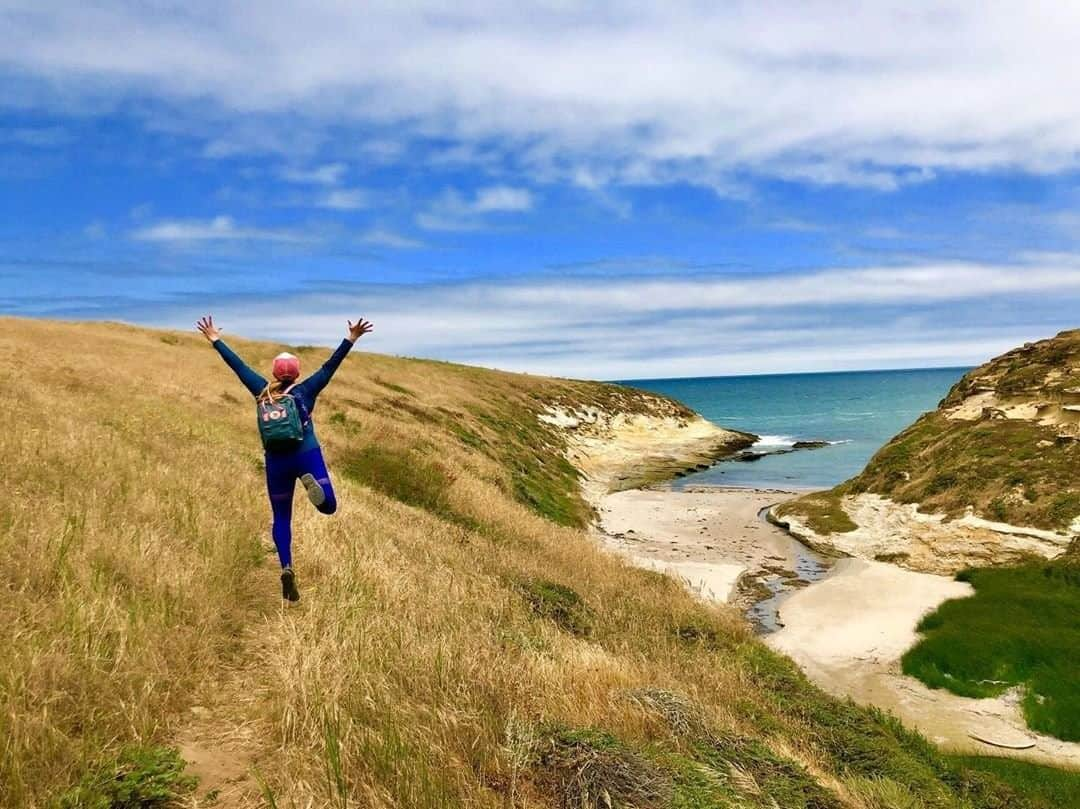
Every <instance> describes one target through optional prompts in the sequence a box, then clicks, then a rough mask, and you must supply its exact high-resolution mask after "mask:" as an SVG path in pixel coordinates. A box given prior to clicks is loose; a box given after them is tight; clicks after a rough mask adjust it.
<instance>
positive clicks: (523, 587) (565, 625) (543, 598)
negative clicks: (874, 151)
mask: <svg viewBox="0 0 1080 809" xmlns="http://www.w3.org/2000/svg"><path fill="white" fill-rule="evenodd" d="M518 588H519V590H520V591H521V593H522V595H524V596H525V600H526V601H528V602H529V606H530V607H532V610H533V612H534V613H536V614H537V615H541V616H543V617H544V618H547V619H549V620H551V621H554V622H555V623H556V624H558V625H559V627H561V628H562V629H564V630H566V631H567V632H569V633H571V634H573V635H579V636H582V637H584V636H587V635H589V634H591V633H592V629H593V612H592V610H591V609H590V608H589V605H588V604H586V603H585V602H584V601H583V600H582V598H581V596H579V595H578V594H577V593H576V592H575V591H574V590H571V589H570V588H569V587H566V586H564V585H562V584H556V583H555V582H552V581H546V580H542V579H532V580H526V581H523V582H520V583H519V585H518Z"/></svg>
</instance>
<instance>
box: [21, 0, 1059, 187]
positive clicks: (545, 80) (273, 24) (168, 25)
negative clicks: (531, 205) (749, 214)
mask: <svg viewBox="0 0 1080 809" xmlns="http://www.w3.org/2000/svg"><path fill="white" fill-rule="evenodd" d="M16 5H17V6H18V9H17V13H10V12H9V13H8V14H7V15H6V18H5V19H4V24H3V25H0V53H3V54H4V64H5V65H6V66H7V69H8V70H10V71H14V72H16V73H17V74H18V75H20V76H22V77H29V78H31V79H32V78H40V79H42V80H43V82H42V83H41V87H42V88H46V87H48V88H54V87H55V88H59V91H55V92H54V91H52V90H49V91H48V92H46V90H44V89H43V90H42V91H41V98H40V99H39V100H40V102H41V103H50V104H54V105H62V104H64V103H66V100H67V99H71V98H73V97H78V96H79V94H80V93H81V92H84V91H85V92H86V93H87V94H91V95H94V96H95V97H100V96H108V95H109V94H112V95H113V96H114V97H115V98H117V99H119V98H126V97H129V95H130V94H131V93H132V92H137V93H145V94H149V95H152V96H155V97H161V98H164V99H165V100H169V101H174V102H179V103H180V104H186V105H187V108H188V109H189V110H191V109H206V108H212V110H213V115H214V116H216V119H215V127H214V129H215V130H216V129H217V128H219V127H218V126H217V125H216V124H217V123H218V120H219V119H220V118H222V117H228V116H229V115H233V116H234V117H239V118H241V119H246V118H250V119H252V121H253V123H252V124H251V125H250V126H247V127H242V128H241V129H242V130H243V131H244V132H247V133H248V134H249V135H250V136H251V137H252V138H256V139H259V138H261V137H263V136H260V134H259V133H260V132H276V131H279V130H280V131H281V132H282V133H283V134H282V135H281V136H279V137H276V139H274V140H273V143H274V144H276V147H277V148H283V149H288V148H289V146H290V144H294V145H295V144H298V143H310V142H311V138H308V137H306V133H307V132H309V131H310V130H313V129H314V130H326V131H329V130H330V129H331V128H335V129H336V130H337V131H340V130H341V128H342V127H348V126H355V127H356V128H357V131H366V130H367V129H369V128H370V127H372V126H374V127H376V128H381V129H382V130H387V129H388V130H391V131H393V132H394V133H395V136H399V137H401V138H402V139H408V138H409V137H410V136H420V137H433V138H440V139H444V140H446V141H448V142H449V144H451V146H452V144H454V143H464V144H480V143H482V144H485V148H487V147H493V144H497V146H495V147H493V148H497V149H499V150H501V152H502V153H503V154H504V155H505V156H507V157H508V158H510V159H512V160H513V161H516V162H518V163H519V164H521V165H520V167H522V168H526V169H528V170H530V171H531V172H532V175H533V176H534V177H536V178H541V179H542V178H560V177H561V178H564V179H572V178H577V180H578V182H583V183H591V184H609V183H612V182H636V183H658V182H672V181H690V182H695V183H700V184H702V185H707V186H710V187H716V188H718V189H720V190H723V189H725V188H729V187H730V177H729V175H730V174H731V173H732V172H735V171H738V172H744V171H750V172H755V173H762V174H766V175H771V176H779V177H788V178H796V179H800V180H804V181H809V182H816V183H843V184H854V185H867V186H871V187H875V188H880V189H886V190H887V189H889V188H893V187H895V186H896V185H897V184H901V183H906V182H919V181H923V180H925V179H926V178H927V177H930V176H932V175H933V173H935V172H939V171H984V170H989V169H1006V170H1012V169H1023V170H1027V171H1035V172H1054V171H1059V170H1062V169H1065V168H1072V167H1076V166H1077V164H1078V163H1080V49H1078V48H1076V46H1075V39H1076V37H1075V32H1076V31H1077V30H1078V29H1080V4H1077V3H1069V2H1061V1H1060V0H1033V1H1032V2H1029V3H1025V4H1023V5H1022V6H1021V5H1017V4H1016V3H1014V2H1008V1H1007V0H988V1H987V2H983V3H971V2H968V0H944V1H943V2H938V3H914V4H913V3H910V2H904V1H903V0H881V1H880V2H875V3H869V4H862V5H856V6H853V5H852V4H851V3H848V2H841V1H840V0H813V2H810V3H803V4H786V3H779V4H778V3H753V2H733V3H723V4H705V5H702V4H679V3H669V2H664V1H663V0H652V2H642V3H614V4H600V5H595V4H584V5H580V4H566V3H550V2H530V3H515V4H503V3H494V2H491V0H466V1H465V2H462V3H458V4H455V5H454V6H453V7H452V8H448V7H447V6H446V4H445V3H441V2H436V0H413V1H412V2H403V3H380V4H364V5H362V6H361V5H355V4H348V3H340V2H336V0H312V2H310V3H303V4H294V3H284V2H260V3H255V2H254V0H246V2H245V1H244V0H238V2H233V3H220V4H214V5H212V6H206V7H203V8H200V9H198V10H195V11H192V10H191V9H189V8H187V7H184V8H181V7H179V6H177V7H175V8H173V7H171V6H162V5H161V4H138V3H127V2H122V1H121V0H113V2H111V3H95V4H85V3H77V2H74V0H67V2H63V1H62V0H58V2H51V3H45V4H35V3H29V2H22V3H17V4H16ZM313 42H317V43H318V48H312V47H311V43H313ZM25 92H31V90H26V91H25ZM206 115H207V118H208V120H209V118H210V117H211V114H210V113H209V112H207V113H206ZM266 115H269V116H279V118H278V120H280V121H282V122H283V123H282V124H281V125H280V126H279V127H269V126H263V125H261V123H260V118H261V117H262V116H266ZM207 129H208V130H209V129H210V126H209V125H208V127H207ZM239 136H240V135H239V134H238V133H237V132H233V131H231V130H229V131H225V132H224V133H223V134H222V135H221V136H220V138H219V142H218V143H217V145H216V146H214V152H215V153H219V154H227V153H233V150H234V149H235V148H236V146H237V138H238V137H239ZM316 140H317V139H316ZM267 143H269V141H266V140H265V138H264V139H263V140H262V141H261V145H262V146H264V147H265V146H266V144H267ZM469 151H470V150H469V149H468V148H466V150H465V152H462V153H463V154H465V153H466V152H469ZM488 151H489V152H490V149H488ZM483 152H484V150H477V149H472V150H471V153H472V154H473V155H474V156H476V157H479V156H480V155H481V154H482V153H483Z"/></svg>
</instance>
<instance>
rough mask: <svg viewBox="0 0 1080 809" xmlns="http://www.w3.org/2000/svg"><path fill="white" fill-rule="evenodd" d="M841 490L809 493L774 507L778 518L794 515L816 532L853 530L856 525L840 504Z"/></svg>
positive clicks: (828, 532) (826, 532) (831, 532)
mask: <svg viewBox="0 0 1080 809" xmlns="http://www.w3.org/2000/svg"><path fill="white" fill-rule="evenodd" d="M842 496H843V495H842V492H841V491H840V490H837V489H834V490H833V491H829V492H822V493H819V494H810V495H807V496H806V497H800V498H799V499H798V500H794V501H792V502H790V503H785V504H784V505H782V506H780V507H779V508H777V509H776V514H777V516H778V517H779V518H780V519H783V518H784V517H785V516H787V515H789V514H790V515H796V516H799V517H801V518H802V519H803V520H805V521H806V524H807V525H808V526H810V528H811V529H812V530H814V531H815V532H816V533H818V534H825V535H827V534H843V533H847V532H848V531H854V530H855V529H856V528H858V526H857V525H856V524H855V523H854V522H853V521H852V519H851V517H849V516H848V513H847V512H846V511H844V506H843V505H842V504H841V497H842Z"/></svg>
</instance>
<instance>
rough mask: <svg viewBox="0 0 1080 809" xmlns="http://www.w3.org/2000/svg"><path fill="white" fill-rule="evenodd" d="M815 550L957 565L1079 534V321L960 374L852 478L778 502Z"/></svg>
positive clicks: (931, 567) (790, 525) (999, 559)
mask: <svg viewBox="0 0 1080 809" xmlns="http://www.w3.org/2000/svg"><path fill="white" fill-rule="evenodd" d="M770 517H771V519H773V520H774V521H776V522H778V523H780V524H782V525H783V526H785V527H786V528H787V529H788V530H789V531H790V532H791V533H792V534H793V535H795V536H796V537H797V538H799V539H800V540H802V541H803V542H805V543H807V544H808V545H810V546H811V547H814V548H816V549H819V550H823V551H829V552H834V553H836V552H838V553H841V554H845V555H848V556H854V557H858V558H863V559H871V560H879V561H888V562H893V563H896V564H899V565H902V566H904V567H908V568H910V569H913V570H920V571H925V572H933V573H954V572H956V571H958V570H961V569H963V568H965V567H970V566H975V565H994V564H1008V563H1011V562H1015V561H1018V560H1020V559H1022V558H1025V557H1030V556H1037V557H1044V558H1054V557H1056V556H1058V555H1060V554H1062V553H1063V552H1064V551H1065V549H1066V548H1067V547H1068V546H1069V544H1070V542H1071V541H1072V540H1074V539H1075V538H1076V537H1077V536H1078V535H1080V329H1073V330H1069V331H1063V332H1061V333H1060V334H1058V335H1056V336H1055V337H1052V338H1049V339H1046V340H1040V341H1038V342H1033V343H1026V344H1025V345H1023V346H1020V347H1019V348H1016V349H1013V350H1012V351H1009V352H1007V353H1005V354H1003V355H1001V356H999V357H996V358H995V359H992V360H990V361H989V362H987V363H985V364H984V365H981V366H979V367H978V368H976V369H974V370H972V371H970V372H969V373H967V374H965V375H964V376H963V378H961V379H960V381H959V382H957V383H956V384H955V385H954V386H953V387H952V389H951V390H950V391H949V392H948V394H947V395H946V396H945V398H944V399H942V401H941V403H940V404H939V406H938V407H937V409H936V410H933V411H930V412H928V413H925V414H923V415H922V416H921V417H920V418H919V419H918V420H916V421H915V423H914V424H912V425H911V426H910V427H908V428H907V429H905V430H904V431H903V432H901V433H900V434H898V435H897V436H895V437H894V438H893V439H892V440H891V441H889V442H888V443H887V444H886V445H885V446H884V447H882V448H881V449H880V450H879V451H878V452H877V454H875V455H874V456H873V458H871V459H870V461H869V463H868V464H867V465H866V468H865V469H864V470H863V471H862V472H861V473H860V474H859V475H857V476H856V477H854V478H852V479H850V480H848V481H846V482H844V483H842V484H840V485H839V486H836V487H834V488H833V489H830V490H828V491H825V492H817V493H813V494H809V495H806V496H804V497H802V498H799V499H798V500H795V501H792V502H790V503H786V504H784V505H783V506H781V507H778V508H776V509H774V510H773V512H772V513H771V515H770Z"/></svg>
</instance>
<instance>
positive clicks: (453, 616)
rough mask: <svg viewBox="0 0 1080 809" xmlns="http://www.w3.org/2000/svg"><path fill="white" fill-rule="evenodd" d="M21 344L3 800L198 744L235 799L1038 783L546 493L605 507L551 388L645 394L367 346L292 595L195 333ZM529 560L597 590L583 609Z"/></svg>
mask: <svg viewBox="0 0 1080 809" xmlns="http://www.w3.org/2000/svg"><path fill="white" fill-rule="evenodd" d="M230 344H232V345H233V347H234V348H236V349H237V350H238V351H239V352H240V353H241V354H242V355H243V356H245V357H246V358H247V359H248V361H249V362H251V364H252V365H254V366H256V367H266V366H267V365H268V363H269V360H270V358H271V357H272V356H273V355H274V354H275V353H276V352H277V351H278V350H280V346H276V345H269V344H260V343H249V342H246V341H242V340H233V339H230ZM0 351H2V352H3V354H4V356H7V357H12V358H13V361H11V362H8V363H6V364H5V365H4V367H3V368H2V370H0V390H3V391H4V402H5V408H4V410H5V413H6V414H7V421H8V425H9V428H8V429H5V430H2V431H0V457H2V458H3V464H2V465H0V475H2V480H0V485H2V487H3V492H4V497H3V499H2V500H0V554H2V556H0V558H2V559H3V560H4V575H3V586H2V589H0V594H2V595H3V599H2V600H0V648H2V649H3V650H4V656H3V661H4V662H3V666H2V668H0V805H2V806H5V807H6V806H42V805H46V804H47V803H48V801H49V799H50V798H51V797H53V796H56V795H57V794H59V793H60V792H62V791H63V790H64V789H65V788H67V787H68V786H70V785H71V784H73V783H75V782H77V781H78V780H79V779H80V777H81V776H82V775H83V773H84V772H86V771H87V770H88V769H90V768H93V767H94V766H95V762H97V761H99V760H100V758H101V756H102V754H103V752H106V751H113V750H116V749H118V748H120V747H121V746H123V745H129V744H137V745H150V744H173V743H177V742H183V743H184V744H185V745H186V746H187V748H190V749H192V750H196V751H198V752H199V754H200V757H203V758H207V757H208V758H209V759H210V760H211V761H213V760H214V759H215V758H220V759H221V762H220V763H221V766H222V767H223V768H224V769H229V767H230V766H231V767H233V768H234V769H236V768H238V769H239V770H241V771H243V772H246V773H249V774H251V777H247V778H245V779H243V780H241V781H239V782H237V783H235V784H231V785H228V786H227V787H226V788H224V789H223V790H222V792H221V794H220V795H219V796H218V798H217V801H218V802H217V803H216V805H218V806H248V805H252V806H254V805H267V804H270V805H276V806H280V807H292V806H296V807H309V806H340V807H345V806H356V807H360V806H363V807H367V806H371V807H448V806H469V807H486V806H490V807H497V806H498V807H504V806H520V807H539V806H556V805H566V806H570V805H574V806H582V805H587V806H593V805H595V806H603V805H606V804H605V801H606V800H608V799H610V801H611V803H612V804H613V805H641V806H646V805H661V804H671V805H677V806H683V807H698V806H700V807H705V806H725V805H726V806H773V805H780V806H784V807H785V809H786V807H787V806H808V807H819V808H820V807H832V806H836V807H840V806H851V807H863V806H867V807H869V806H873V807H888V806H927V807H931V806H933V807H938V806H940V807H954V806H955V807H967V806H971V807H979V806H987V807H989V806H995V805H1002V806H1005V805H1008V806H1024V805H1025V804H1024V803H1023V802H1018V803H1015V802H1014V803H1008V804H994V803H990V802H983V798H982V797H980V796H982V795H983V793H984V792H985V791H986V790H987V789H990V787H985V788H984V787H983V786H980V785H978V784H975V785H974V786H971V785H967V786H963V784H966V783H967V782H966V781H965V780H964V779H965V778H966V775H965V776H963V777H961V776H959V775H956V774H950V773H948V772H947V771H946V770H945V769H944V765H943V764H942V763H941V760H940V759H939V758H938V757H937V755H936V753H935V752H934V751H933V750H932V749H931V748H929V746H927V745H925V743H923V742H922V741H921V740H919V739H917V738H915V737H912V736H910V735H909V734H907V733H906V732H904V731H902V730H901V729H899V728H897V727H896V726H894V724H893V723H891V722H890V721H888V720H886V719H884V718H882V717H879V716H877V715H873V714H871V713H868V712H866V711H863V710H861V709H857V708H855V707H854V706H850V705H844V704H841V703H838V702H836V701H834V700H831V699H829V698H828V697H826V696H824V695H823V694H821V693H820V692H818V691H816V690H815V689H814V688H813V687H812V686H810V685H809V684H808V683H807V682H806V681H805V679H803V678H802V677H801V676H800V675H798V674H797V672H795V671H794V669H793V668H792V667H791V666H790V665H789V664H788V663H786V662H785V661H783V660H782V659H779V658H777V657H776V656H775V655H773V654H771V653H770V652H768V651H767V650H765V648H764V647H763V646H761V645H760V644H758V643H757V642H756V641H754V640H753V639H752V638H751V637H750V635H749V633H748V629H747V626H746V624H745V622H744V621H743V620H742V618H741V617H740V616H739V615H737V614H736V613H735V612H733V611H731V610H728V609H725V608H717V607H710V606H707V605H703V604H701V603H699V602H697V601H695V600H694V599H693V598H691V597H690V596H689V595H688V594H687V593H685V592H684V591H683V590H682V589H681V588H680V587H678V586H677V585H676V584H675V583H673V582H672V581H671V580H669V579H667V578H664V577H662V576H659V575H657V574H653V573H649V572H645V571H641V570H637V569H633V568H630V567H628V566H626V565H625V564H623V563H622V562H621V561H619V560H618V559H617V558H614V557H612V556H610V555H608V554H606V553H604V552H602V551H601V550H600V549H599V548H598V547H597V546H596V545H595V544H594V543H593V542H592V541H591V540H590V539H589V538H588V537H587V536H586V535H585V533H584V532H583V531H581V530H580V529H579V528H575V527H573V526H572V525H571V526H559V525H556V524H555V523H553V522H551V521H550V520H548V519H545V518H544V517H542V516H540V515H539V514H537V513H536V509H539V510H540V511H543V512H545V513H553V514H555V515H556V516H560V515H561V517H563V518H565V519H564V520H563V521H564V522H573V521H575V520H580V519H581V518H582V517H583V516H584V515H586V513H587V510H586V509H585V508H584V506H583V504H582V503H581V502H580V500H579V499H578V498H577V497H576V495H574V494H572V493H568V492H567V491H566V490H564V489H560V486H562V485H563V484H565V483H566V480H565V474H564V472H565V470H562V467H561V466H560V461H559V459H560V452H561V446H560V445H559V443H558V439H557V436H556V435H555V434H554V433H553V432H550V431H548V430H543V429H540V428H539V427H536V426H535V425H536V422H535V418H534V416H535V412H536V410H537V409H538V408H539V406H540V403H541V402H542V401H544V400H545V399H547V400H551V399H554V398H560V397H561V398H564V399H565V398H568V397H569V398H572V397H575V396H577V397H583V398H590V399H593V400H603V399H604V397H605V396H609V397H610V399H609V400H608V401H609V402H614V401H618V402H623V403H625V404H626V406H649V407H651V406H659V405H657V403H656V402H652V403H648V402H646V403H645V404H644V405H643V404H642V400H635V399H634V398H633V397H630V399H627V398H626V397H627V394H626V393H625V392H623V391H617V390H616V391H612V392H610V393H607V392H605V388H604V386H599V385H593V384H584V383H581V384H579V383H570V382H565V381H556V380H547V379H542V378H537V377H525V376H515V375H510V374H501V373H497V372H490V371H479V370H476V369H467V368H461V367H458V366H452V365H447V364H443V363H432V362H424V361H410V360H401V359H394V358H388V357H381V356H375V355H369V354H362V353H356V354H354V355H353V356H351V357H350V358H349V359H348V360H347V361H346V363H345V365H344V366H343V367H342V369H341V370H340V371H339V373H338V375H337V377H336V378H335V380H334V381H333V383H332V384H331V386H330V387H329V388H328V389H327V391H326V392H325V393H324V395H323V396H322V398H321V399H320V402H319V407H318V410H317V414H316V422H317V427H318V432H319V435H320V438H321V439H322V443H323V445H324V448H325V452H326V455H327V459H328V462H329V465H330V468H331V474H332V476H333V477H334V479H335V485H336V487H337V489H338V498H339V501H340V509H339V511H338V513H337V514H336V515H335V516H333V517H331V518H327V517H324V516H322V515H319V514H317V513H316V512H315V511H314V509H311V508H309V507H308V506H307V504H306V503H303V502H301V500H300V498H299V497H298V502H297V514H296V518H295V523H294V532H295V536H296V541H295V546H294V554H295V558H296V568H297V571H298V576H299V583H300V588H301V592H302V594H303V600H302V601H301V602H300V604H299V605H298V606H297V607H294V608H289V609H286V608H284V607H283V603H282V602H281V600H280V598H279V589H278V584H277V569H276V563H275V560H274V557H273V556H272V555H271V554H269V553H268V550H269V539H268V526H269V508H268V506H267V504H266V502H265V494H264V483H263V477H262V470H261V450H260V449H259V447H258V439H257V436H256V432H255V429H254V425H253V423H252V421H253V420H252V412H251V407H250V403H249V401H248V399H247V396H246V394H245V392H244V391H243V389H242V387H241V386H240V385H239V383H238V382H237V381H236V379H235V378H234V377H233V376H232V374H231V372H230V371H228V369H227V368H225V366H224V365H223V363H221V361H220V359H219V358H218V357H217V355H216V354H215V353H214V352H213V351H212V350H211V349H210V348H209V347H207V346H206V345H205V343H204V342H203V341H202V340H201V338H199V337H197V336H196V335H179V334H173V333H165V332H157V331H150V330H144V329H137V328H133V327H128V326H123V325H115V324H59V323H50V322H37V321H24V320H10V319H8V320H0ZM324 354H325V352H323V351H319V350H304V351H303V352H302V354H301V356H302V358H303V360H304V362H305V363H306V365H307V370H309V371H310V370H311V369H312V367H313V366H314V365H315V364H316V363H317V362H319V361H320V359H321V357H322V356H324ZM365 453H366V454H365ZM350 459H351V462H352V463H353V464H354V466H351V467H350V465H349V464H350ZM358 459H359V460H358ZM364 459H367V461H368V462H369V463H371V464H380V463H381V464H383V466H382V467H380V468H381V469H382V470H383V471H382V473H381V474H383V477H381V478H379V481H378V483H377V484H373V485H372V486H367V485H364V484H363V483H362V482H359V481H361V480H364V479H365V477H364V476H365V475H370V470H366V469H365V468H362V467H359V466H356V464H360V462H361V461H363V460H364ZM402 464H404V468H406V469H408V470H410V474H409V475H408V476H407V479H401V478H394V475H395V474H399V473H400V470H401V468H402ZM346 469H351V472H350V473H349V474H346V473H345V471H343V470H346ZM522 470H525V471H524V472H523V471H522ZM538 470H539V471H538ZM551 470H554V471H551ZM560 470H562V471H560ZM548 472H550V473H551V474H550V475H549V476H548V477H545V474H547V473H548ZM526 473H527V475H526ZM522 475H526V477H525V478H523V477H522ZM523 479H525V480H526V481H527V485H526V484H522V483H521V481H522V480H523ZM530 487H532V488H530ZM395 493H396V495H397V496H395ZM403 500H404V501H405V502H402V501H403ZM527 502H528V503H532V506H533V508H530V507H528V506H527V505H526V504H525V503H527ZM530 582H532V583H535V582H552V583H555V584H558V585H562V586H564V587H567V588H570V589H571V590H572V591H574V592H575V593H577V594H578V595H579V596H580V598H581V600H582V602H583V604H584V605H585V606H584V608H585V609H587V610H588V615H589V621H588V624H587V626H585V628H579V631H566V629H564V628H563V627H561V626H560V625H559V623H557V622H556V621H553V620H550V619H549V618H548V617H545V613H543V612H542V611H537V609H536V606H535V602H530V599H528V598H525V597H523V595H522V593H523V589H522V588H523V586H527V585H528V584H529V583H530ZM688 638H689V640H688ZM642 695H646V696H645V697H643V696H642ZM193 707H194V708H195V709H196V710H194V711H193V710H192V708H193ZM575 762H577V763H575ZM581 762H586V763H587V764H588V767H589V768H588V769H587V770H586V769H583V767H584V766H585V765H584V764H582V763H581ZM635 762H636V763H635ZM586 775H587V776H588V777H587V778H586ZM605 778H606V779H608V780H604V779H605ZM950 778H951V779H952V780H951V781H950V780H949V779H950ZM867 779H872V785H871V786H867V784H868V783H871V781H868V780H867ZM947 781H948V783H946V782H947ZM582 784H586V786H582ZM958 784H960V785H959V786H958ZM993 788H994V789H996V788H997V787H993ZM620 790H623V791H622V792H620ZM634 790H636V791H634ZM965 790H967V792H966V793H965V794H966V795H967V796H966V797H961V793H964V792H965ZM980 790H982V791H980ZM871 793H872V797H860V796H870V795H871ZM986 794H989V793H988V792H987V793H986ZM605 795H606V796H607V798H605ZM889 796H898V797H889ZM185 800H186V801H187V802H188V803H189V804H190V805H193V806H202V805H210V803H211V802H212V801H211V799H210V798H208V797H207V796H206V795H205V793H204V792H203V791H201V790H200V791H197V792H196V793H195V794H194V795H192V796H189V797H187V798H186V799H185ZM1017 800H1019V799H1017Z"/></svg>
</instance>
